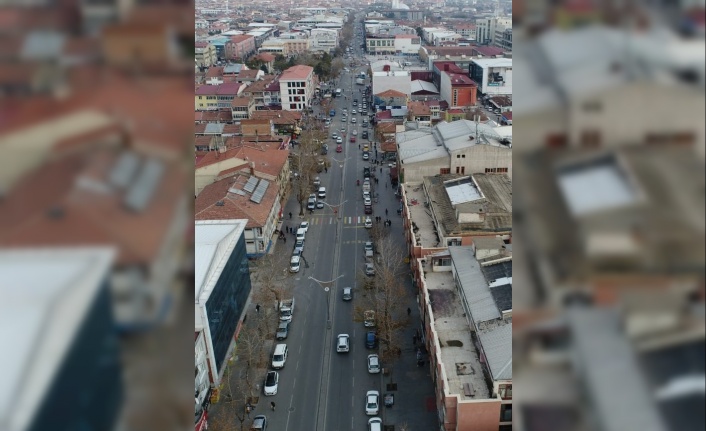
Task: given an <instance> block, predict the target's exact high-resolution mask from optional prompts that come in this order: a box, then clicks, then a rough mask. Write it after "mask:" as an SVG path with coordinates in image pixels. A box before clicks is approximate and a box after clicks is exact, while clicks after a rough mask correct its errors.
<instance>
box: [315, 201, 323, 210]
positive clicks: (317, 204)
mask: <svg viewBox="0 0 706 431" xmlns="http://www.w3.org/2000/svg"><path fill="white" fill-rule="evenodd" d="M323 207H324V201H318V202H316V209H319V210H320V209H323Z"/></svg>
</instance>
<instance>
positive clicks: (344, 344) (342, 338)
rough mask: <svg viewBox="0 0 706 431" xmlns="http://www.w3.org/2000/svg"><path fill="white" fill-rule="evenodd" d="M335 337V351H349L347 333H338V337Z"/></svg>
mask: <svg viewBox="0 0 706 431" xmlns="http://www.w3.org/2000/svg"><path fill="white" fill-rule="evenodd" d="M336 339H337V342H336V352H338V353H348V352H349V351H350V346H349V344H348V339H349V337H348V334H338V337H336Z"/></svg>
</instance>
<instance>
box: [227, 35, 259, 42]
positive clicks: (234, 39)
mask: <svg viewBox="0 0 706 431" xmlns="http://www.w3.org/2000/svg"><path fill="white" fill-rule="evenodd" d="M253 38H254V36H252V35H249V34H238V35H236V36H231V37H230V40H231V42H233V43H242V42H244V41H246V40H248V39H253Z"/></svg>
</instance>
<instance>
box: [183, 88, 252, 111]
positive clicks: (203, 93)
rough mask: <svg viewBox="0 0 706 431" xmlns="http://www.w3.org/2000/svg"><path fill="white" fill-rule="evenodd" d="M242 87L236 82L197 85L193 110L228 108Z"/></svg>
mask: <svg viewBox="0 0 706 431" xmlns="http://www.w3.org/2000/svg"><path fill="white" fill-rule="evenodd" d="M244 89H245V86H244V85H242V84H240V83H237V82H227V83H224V84H219V85H201V86H198V87H196V91H195V94H194V101H195V110H197V111H204V110H230V109H231V105H232V103H233V99H234V98H236V97H238V96H240V95H241V94H242V92H243V90H244Z"/></svg>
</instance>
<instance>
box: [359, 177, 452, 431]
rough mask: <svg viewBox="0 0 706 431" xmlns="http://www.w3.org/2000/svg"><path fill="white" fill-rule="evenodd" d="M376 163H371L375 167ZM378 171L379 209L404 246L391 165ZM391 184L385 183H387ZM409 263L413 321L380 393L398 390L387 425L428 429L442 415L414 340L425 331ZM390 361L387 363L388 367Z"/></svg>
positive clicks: (426, 363) (409, 303) (385, 419)
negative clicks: (419, 360) (391, 384)
mask: <svg viewBox="0 0 706 431" xmlns="http://www.w3.org/2000/svg"><path fill="white" fill-rule="evenodd" d="M372 167H373V166H371V168H372ZM374 167H375V169H376V175H377V176H378V178H379V179H380V182H379V183H378V184H377V186H376V189H375V191H376V192H377V193H379V196H380V201H379V203H378V204H376V208H375V213H376V214H380V215H383V214H385V209H387V210H388V215H387V218H388V219H390V220H391V221H392V226H391V227H390V229H391V232H390V235H391V236H392V238H393V239H395V240H399V241H400V244H401V245H402V246H403V247H406V246H405V244H404V241H405V240H404V234H403V230H402V219H401V218H400V216H399V215H398V214H397V208H399V205H400V201H399V198H397V197H396V196H395V190H397V188H396V187H394V186H392V184H391V183H390V168H388V167H387V163H384V164H383V165H382V173H381V172H380V166H374ZM383 183H385V184H387V187H385V184H383ZM408 268H409V267H406V270H405V275H404V286H405V292H406V296H405V297H404V298H402V299H401V300H402V301H404V304H405V305H406V306H407V307H409V308H410V310H411V315H410V317H411V323H410V325H409V326H408V327H406V328H405V329H404V330H403V335H402V340H403V348H402V355H401V356H400V358H399V359H397V360H396V361H395V362H394V363H392V364H389V365H391V369H392V372H391V373H390V374H389V375H387V376H383V385H382V387H381V388H380V394H381V395H382V396H383V397H384V395H385V394H386V393H392V394H394V397H395V400H394V402H395V403H394V405H393V406H392V407H381V408H382V410H381V416H382V418H383V423H384V424H385V425H394V426H395V430H396V431H398V430H399V429H400V427H401V426H402V425H404V424H407V425H408V428H407V429H408V430H409V431H426V430H434V429H439V419H438V414H437V410H436V398H435V393H434V384H433V382H432V378H431V375H430V371H429V360H428V355H427V353H426V351H425V349H424V346H423V343H422V342H419V341H418V342H417V343H416V344H415V343H413V338H414V335H415V334H416V333H417V330H419V332H420V333H421V332H423V331H422V328H421V320H420V315H419V308H418V307H417V299H416V291H415V289H414V287H413V286H412V277H411V271H409V269H408ZM418 347H421V349H422V355H421V359H422V360H423V361H424V365H423V366H421V367H420V366H418V364H417V354H416V352H417V348H418ZM387 366H388V365H387V364H386V365H385V367H387ZM391 382H392V383H396V384H397V388H396V390H392V387H389V386H388V384H389V383H391Z"/></svg>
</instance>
